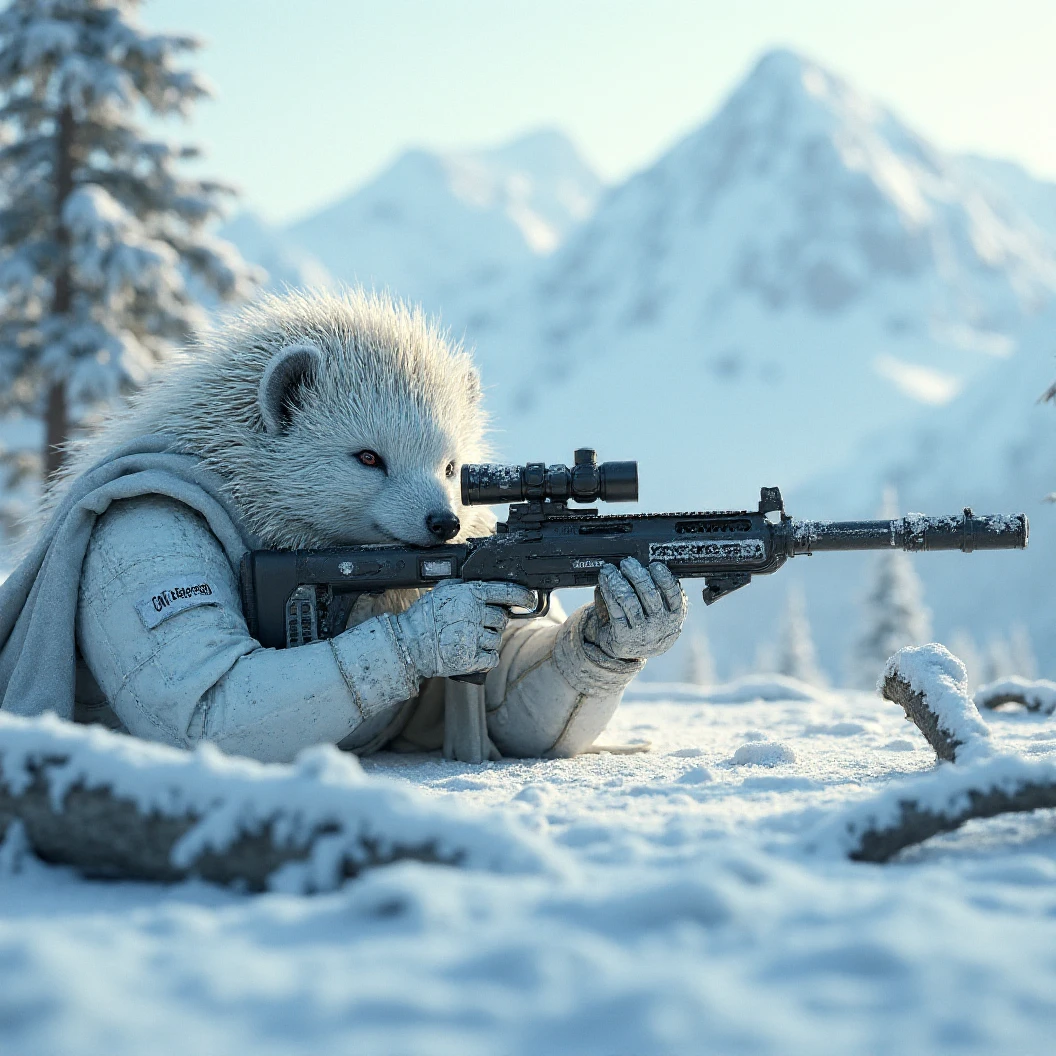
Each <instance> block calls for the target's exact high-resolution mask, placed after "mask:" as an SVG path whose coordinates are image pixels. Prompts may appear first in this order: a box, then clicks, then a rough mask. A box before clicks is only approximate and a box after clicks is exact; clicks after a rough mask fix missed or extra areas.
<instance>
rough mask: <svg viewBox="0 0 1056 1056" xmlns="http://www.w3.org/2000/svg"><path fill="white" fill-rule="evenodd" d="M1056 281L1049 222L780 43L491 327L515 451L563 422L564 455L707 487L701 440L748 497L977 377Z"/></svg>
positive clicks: (481, 337)
mask: <svg viewBox="0 0 1056 1056" xmlns="http://www.w3.org/2000/svg"><path fill="white" fill-rule="evenodd" d="M1037 212H1038V215H1039V216H1040V215H1041V207H1039V209H1038V210H1037ZM1054 292H1056V242H1054V240H1053V239H1052V238H1051V237H1050V236H1048V235H1047V234H1046V232H1045V231H1044V230H1043V225H1040V224H1038V223H1034V222H1030V223H1028V222H1026V221H1025V220H1024V219H1023V218H1022V216H1020V215H1019V214H1017V213H1016V212H1015V211H1014V210H1012V209H1010V208H1009V207H1008V201H1007V197H1004V198H1003V197H1001V196H999V195H997V194H995V193H994V191H993V188H992V187H990V186H988V185H984V183H982V182H981V181H979V180H976V179H974V178H972V177H971V175H970V173H969V172H968V171H967V170H966V169H965V168H964V167H963V166H961V165H959V164H958V163H957V160H956V159H953V158H950V157H948V156H947V155H945V154H944V153H943V152H942V151H941V150H939V149H937V148H936V147H934V146H933V145H931V144H929V143H928V142H927V141H926V140H925V139H923V138H922V137H921V136H920V135H918V134H917V133H915V132H914V131H913V130H912V129H911V128H909V127H908V126H907V125H905V124H904V123H903V122H902V121H901V120H900V119H899V118H898V117H896V116H895V115H894V114H893V113H891V111H889V110H887V109H886V108H885V107H883V106H882V105H880V104H878V103H875V102H873V101H871V100H870V99H868V98H867V97H865V96H863V95H862V94H861V93H859V92H858V91H856V90H855V89H854V88H852V87H851V86H850V85H849V84H847V83H846V82H845V81H844V80H842V79H841V78H840V77H838V76H836V75H835V74H833V73H830V72H829V71H827V70H825V69H824V68H823V67H821V66H820V65H818V64H817V63H815V62H812V61H810V60H808V59H805V58H803V57H802V56H799V55H796V54H795V53H793V52H789V51H778V52H773V53H770V54H768V55H766V56H764V57H763V58H762V59H761V60H760V61H759V62H757V63H756V64H755V65H754V67H753V68H752V70H751V71H750V72H749V73H748V74H747V76H746V77H745V79H744V80H743V81H742V82H741V83H740V84H739V85H738V86H737V87H736V88H735V89H734V90H733V91H732V92H731V94H730V96H729V97H728V99H727V100H726V101H725V102H724V103H723V104H722V106H721V107H720V108H719V110H718V111H717V112H716V113H715V115H714V116H713V117H712V118H711V119H710V120H709V121H707V122H706V123H705V124H703V125H701V126H700V127H699V128H697V129H696V130H694V131H692V132H691V133H690V134H689V135H688V136H686V137H685V138H684V139H683V140H682V141H680V142H679V143H677V144H675V145H674V146H673V147H672V148H671V149H670V150H669V151H668V152H667V153H665V154H664V155H663V156H662V157H660V158H659V159H658V160H657V161H656V162H655V163H654V164H653V165H651V166H650V167H649V168H648V169H646V170H644V171H642V172H640V173H638V174H637V175H635V176H634V177H632V178H631V179H629V180H628V181H627V182H625V183H624V184H622V185H621V186H619V187H617V188H614V189H613V190H612V191H610V192H609V193H608V194H606V195H605V196H604V197H603V198H602V200H601V202H600V203H599V205H598V208H597V210H596V211H595V213H594V214H593V215H592V216H591V218H590V219H589V220H587V221H586V222H585V223H584V224H582V225H581V226H580V227H578V228H577V229H575V230H574V231H573V232H572V233H571V234H570V235H569V237H568V239H567V240H566V241H565V243H564V244H563V245H562V246H561V247H560V248H559V249H558V250H557V251H556V252H555V253H554V254H553V255H551V256H550V257H547V258H544V259H542V260H541V261H539V263H538V266H537V270H536V274H535V276H534V281H533V283H532V284H531V285H530V286H527V287H526V288H524V289H520V290H514V291H513V294H512V295H511V297H510V298H508V299H507V300H506V301H503V302H501V303H500V304H498V305H495V304H490V305H488V310H487V312H485V311H484V310H482V311H480V312H479V313H478V315H477V316H476V317H475V318H474V319H473V320H471V321H470V324H471V325H470V326H469V337H470V339H471V340H472V341H474V342H475V343H476V345H477V347H478V349H479V353H480V357H481V360H482V364H483V368H484V377H485V382H486V383H487V384H489V385H490V386H491V388H490V392H491V393H492V394H493V401H494V404H495V416H496V419H497V420H499V421H502V423H503V426H504V443H505V445H506V446H505V447H504V449H503V452H502V454H503V456H504V457H508V458H510V459H511V460H520V459H523V458H529V457H531V458H537V457H539V455H540V453H539V452H538V451H537V450H535V449H534V447H533V448H532V449H531V450H529V446H530V445H529V443H528V442H527V441H524V442H522V441H521V440H520V438H521V437H527V438H531V437H539V436H547V437H548V438H549V442H550V444H551V445H552V450H554V451H555V455H554V456H553V457H556V455H557V454H559V453H560V452H561V451H563V450H565V449H571V448H572V447H574V446H577V445H578V444H580V443H583V442H585V440H584V438H589V439H590V441H591V443H592V444H594V445H597V447H598V449H599V450H603V451H605V452H611V454H610V455H609V457H637V458H638V459H639V461H640V463H641V469H642V479H643V482H648V484H645V483H643V500H644V501H647V502H649V503H650V504H651V503H653V502H658V503H659V502H663V503H665V504H669V503H672V502H682V503H684V502H686V501H700V500H696V499H694V500H690V499H687V497H686V495H685V486H686V481H687V478H686V475H685V474H686V468H685V465H684V464H683V465H681V466H679V465H678V460H673V459H672V457H671V453H672V451H679V452H682V453H683V454H684V455H686V456H687V457H688V458H689V461H690V463H691V464H692V465H693V467H694V470H693V472H694V473H695V475H696V476H697V477H698V478H699V481H700V483H701V486H702V488H706V489H707V494H708V496H709V498H708V501H709V502H723V503H725V502H745V501H747V500H748V499H749V498H750V492H751V490H752V488H754V487H755V486H758V485H759V484H761V483H766V482H770V481H774V482H780V483H782V484H784V485H785V486H786V487H791V486H792V485H793V484H795V483H796V482H798V481H802V480H804V479H806V478H807V477H808V476H810V475H813V474H814V473H815V472H817V471H819V470H822V469H824V468H826V467H828V466H833V465H834V464H835V462H836V460H838V458H839V452H840V451H841V450H846V449H847V445H849V444H853V443H854V442H855V441H856V440H857V439H859V438H861V437H862V436H864V435H865V434H867V433H870V432H872V431H874V430H876V429H879V428H883V427H886V426H887V425H889V424H890V423H894V422H897V421H899V420H900V419H902V418H904V417H905V416H906V415H908V414H910V413H913V412H914V411H915V410H916V409H917V408H918V407H919V406H920V405H921V404H925V405H929V404H930V405H932V406H934V405H938V404H942V403H946V402H949V401H950V400H952V399H954V398H955V397H956V395H957V394H958V392H959V391H960V390H961V389H962V388H963V386H964V385H965V384H966V383H967V382H968V381H969V380H970V379H971V378H972V377H974V376H975V375H976V374H977V373H979V372H980V371H982V370H984V369H985V368H986V367H987V366H988V365H989V364H990V363H991V362H992V361H993V359H994V358H995V357H1000V356H1006V355H1008V354H1010V353H1011V352H1013V351H1014V350H1015V347H1016V344H1017V342H1018V340H1019V335H1020V333H1021V332H1022V330H1023V328H1024V326H1025V325H1026V324H1027V323H1028V322H1029V320H1030V318H1031V317H1032V316H1033V315H1034V314H1036V313H1037V311H1038V310H1039V309H1040V308H1041V307H1042V306H1043V305H1044V304H1045V303H1046V302H1047V301H1049V300H1051V299H1052V297H1053V294H1054ZM632 405H633V407H634V413H633V415H632V416H631V417H632V419H633V421H635V422H636V423H638V427H637V428H636V429H630V428H629V427H628V424H627V422H628V419H627V417H626V414H629V413H630V411H629V408H630V407H631V406H632ZM617 407H618V408H621V412H620V413H617V412H616V411H615V410H614V408H617ZM624 411H626V414H625V413H624ZM647 423H653V424H652V426H649V425H648V424H647ZM660 423H663V425H662V427H660ZM748 423H752V424H751V427H749V424H748ZM698 424H699V426H700V427H699V428H697V425H698ZM764 426H765V427H764ZM780 436H787V437H795V443H794V444H791V443H790V444H784V443H780V442H776V441H775V437H780ZM734 438H735V439H734ZM546 457H551V456H549V455H547V456H546ZM746 482H748V483H747V484H746ZM646 487H648V489H649V493H648V495H647V493H646ZM745 491H748V495H746V494H745Z"/></svg>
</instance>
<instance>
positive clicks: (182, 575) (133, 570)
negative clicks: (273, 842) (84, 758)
mask: <svg viewBox="0 0 1056 1056" xmlns="http://www.w3.org/2000/svg"><path fill="white" fill-rule="evenodd" d="M77 643H78V648H79V650H80V653H81V656H82V657H83V659H84V661H85V663H86V664H87V665H88V667H89V669H90V670H91V672H92V674H93V675H94V677H95V679H96V681H97V682H98V683H99V686H100V687H101V689H102V690H103V692H104V693H105V695H106V698H107V700H108V701H109V702H110V706H111V707H112V708H113V710H114V711H115V712H116V714H117V716H118V717H119V718H120V720H121V722H122V723H123V724H124V726H125V728H126V729H127V730H128V731H129V732H130V733H132V734H133V735H135V736H137V737H143V738H146V739H148V740H153V741H162V742H164V743H166V744H171V745H175V746H178V747H190V746H192V745H194V744H196V743H197V742H199V741H211V742H213V743H215V744H217V745H218V746H219V747H220V748H222V749H223V750H224V751H227V752H231V753H234V754H238V755H248V756H251V757H253V758H256V759H261V760H265V761H285V760H289V759H292V758H293V757H294V756H295V755H296V754H297V752H298V751H300V750H301V749H302V748H305V747H307V746H308V745H312V744H319V743H324V742H329V743H337V742H345V745H347V746H348V747H351V748H353V749H354V748H356V747H361V746H364V745H366V744H368V743H370V742H372V741H376V740H377V738H378V737H379V735H382V734H383V733H384V731H385V730H386V728H387V727H389V726H390V725H392V724H393V723H394V721H397V720H398V719H399V716H400V715H401V714H404V713H405V712H406V710H407V709H406V708H405V707H401V706H402V705H404V704H406V702H407V701H408V700H409V698H413V697H415V696H416V695H417V693H418V679H417V675H416V673H415V672H414V671H413V668H412V667H411V665H410V661H409V660H408V658H407V657H406V655H405V653H404V651H403V650H401V649H400V648H399V647H398V644H397V642H396V640H395V637H394V635H393V631H392V626H391V624H390V622H389V620H388V619H387V618H385V617H375V618H373V619H369V620H367V621H365V622H364V623H362V624H360V625H359V626H357V627H355V628H354V629H352V630H349V631H345V632H344V633H343V634H341V635H338V636H337V637H336V638H334V639H332V640H331V641H324V642H315V643H312V644H311V645H305V646H302V647H300V648H298V649H291V650H278V649H264V648H262V647H261V646H260V645H259V643H257V642H256V641H255V640H254V639H253V638H252V637H251V636H250V634H249V629H248V628H247V626H246V622H245V619H244V618H243V615H242V608H241V603H240V600H239V594H238V585H237V581H236V577H235V575H234V573H233V572H232V569H231V566H230V564H229V563H228V561H227V558H226V557H225V556H224V552H223V550H222V548H221V546H220V544H219V542H218V541H217V540H216V539H215V537H214V536H213V534H212V532H211V531H210V530H209V528H208V525H207V524H206V523H205V521H204V519H203V518H202V517H201V516H200V515H198V514H197V513H195V512H194V511H193V510H191V509H190V508H189V507H187V506H184V505H182V504H180V503H178V502H174V501H172V500H170V499H165V498H161V497H159V496H148V497H145V498H140V499H132V500H128V501H123V502H119V503H115V504H114V505H113V506H111V507H110V509H109V510H107V512H106V513H105V514H104V515H103V516H102V517H101V518H100V519H99V521H98V523H97V524H96V527H95V530H94V531H93V533H92V539H91V542H90V544H89V548H88V552H87V554H86V556H85V561H84V565H83V567H82V570H81V581H80V597H79V601H78V610H77Z"/></svg>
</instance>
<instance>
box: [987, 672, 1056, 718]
mask: <svg viewBox="0 0 1056 1056" xmlns="http://www.w3.org/2000/svg"><path fill="white" fill-rule="evenodd" d="M975 704H976V707H978V708H986V709H987V710H988V711H993V710H995V709H996V708H999V707H1001V705H1002V704H1022V705H1023V707H1024V708H1026V709H1027V711H1036V712H1039V713H1040V714H1042V715H1051V714H1053V712H1056V682H1048V681H1046V680H1045V679H1039V680H1038V681H1036V682H1032V681H1030V680H1029V679H1026V678H1019V677H1018V676H1013V677H1011V678H1002V679H999V680H998V681H996V682H989V683H987V684H986V685H985V686H980V687H979V688H978V689H977V690H976V691H975Z"/></svg>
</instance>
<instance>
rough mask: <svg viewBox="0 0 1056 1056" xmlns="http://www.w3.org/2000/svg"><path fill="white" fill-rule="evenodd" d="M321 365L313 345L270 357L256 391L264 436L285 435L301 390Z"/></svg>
mask: <svg viewBox="0 0 1056 1056" xmlns="http://www.w3.org/2000/svg"><path fill="white" fill-rule="evenodd" d="M322 365H323V354H322V353H321V352H320V351H319V349H318V348H316V347H315V345H308V344H297V345H287V346H286V347H285V348H280V349H279V351H278V352H276V353H275V355H274V356H272V357H271V362H270V363H268V365H267V367H266V368H265V369H264V374H263V375H262V376H261V379H260V388H259V390H258V391H257V403H258V404H259V406H260V415H261V417H262V418H263V419H264V428H265V430H266V431H267V432H269V433H271V434H272V435H275V436H277V435H278V434H280V433H283V432H285V431H286V429H287V428H288V427H289V424H290V419H291V417H292V416H293V411H294V409H295V408H296V407H297V406H298V400H299V395H300V392H301V390H302V389H303V388H304V387H305V386H306V385H308V384H310V383H311V382H312V381H313V380H314V379H315V378H316V377H317V376H318V375H319V374H320V373H321V371H322Z"/></svg>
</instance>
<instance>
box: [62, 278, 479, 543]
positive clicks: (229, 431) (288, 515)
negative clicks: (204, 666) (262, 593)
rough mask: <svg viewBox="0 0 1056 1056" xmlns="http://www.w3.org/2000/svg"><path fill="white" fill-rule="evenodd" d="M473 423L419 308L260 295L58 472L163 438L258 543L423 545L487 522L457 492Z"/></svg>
mask: <svg viewBox="0 0 1056 1056" xmlns="http://www.w3.org/2000/svg"><path fill="white" fill-rule="evenodd" d="M294 409H296V411H297V413H296V415H294V414H293V413H292V412H293V410H294ZM485 428H486V416H485V414H484V412H483V410H482V408H481V390H480V378H479V375H478V374H477V371H476V368H475V367H474V365H473V362H472V360H471V358H470V356H469V355H468V353H466V352H465V351H463V350H462V349H461V348H460V347H458V346H457V345H456V346H452V345H451V344H450V343H449V341H448V340H446V339H445V336H444V335H443V334H442V333H441V332H440V331H439V330H438V329H437V328H436V327H435V326H433V325H432V324H431V323H430V322H429V320H428V319H427V318H426V317H425V316H424V315H423V314H422V313H421V312H420V311H416V310H411V309H409V308H407V307H405V306H403V305H401V304H399V303H394V302H392V301H390V300H388V299H386V298H382V297H378V296H376V295H372V294H367V293H364V292H362V291H358V290H355V291H352V290H350V291H347V292H345V293H344V294H343V295H341V296H334V295H329V294H311V295H309V294H304V293H294V294H288V295H286V296H282V297H279V296H269V297H266V298H264V299H263V300H261V301H260V302H259V303H257V304H255V305H253V306H251V307H249V308H246V309H244V310H242V311H241V312H240V313H239V314H237V315H234V316H233V317H231V318H230V319H229V320H228V321H227V322H226V323H225V324H224V325H221V326H220V327H218V328H217V329H216V330H214V331H213V332H211V333H208V334H205V335H203V336H202V337H201V339H200V341H199V344H198V346H197V347H196V348H194V349H192V350H191V351H190V352H187V353H184V354H182V355H179V356H177V357H176V358H174V359H173V360H172V361H171V362H170V363H169V364H168V365H167V367H166V368H165V369H164V370H163V371H162V372H161V373H160V374H159V375H158V377H157V378H156V380H155V381H154V383H153V384H152V385H150V386H149V387H148V388H147V389H146V390H145V391H144V392H143V393H142V394H140V395H139V396H138V397H137V398H136V399H135V400H134V401H133V402H132V404H131V406H130V407H129V409H128V410H127V411H125V412H124V413H123V414H120V415H119V416H117V417H116V418H114V419H113V420H112V421H111V422H110V423H109V424H107V425H104V426H103V427H102V428H101V429H100V430H99V431H98V432H96V433H95V434H94V435H93V436H91V437H90V438H89V439H88V440H87V441H84V442H82V443H80V444H77V445H75V446H74V448H73V451H72V458H71V460H70V466H69V469H68V470H67V472H66V475H65V480H66V481H68V480H70V479H73V478H75V477H77V476H79V475H80V474H81V473H82V472H83V471H84V470H85V469H87V468H88V466H89V465H91V464H93V463H95V462H97V461H98V460H99V459H100V458H102V457H104V456H105V455H106V454H107V453H109V452H111V451H113V450H116V449H117V448H119V447H121V446H122V445H124V444H126V443H127V442H129V441H131V440H134V439H135V438H136V437H140V436H147V435H152V434H164V435H168V436H171V437H174V438H175V439H176V441H177V442H178V446H179V449H180V450H181V451H185V452H187V453H191V454H195V455H199V456H200V457H201V458H202V459H203V460H204V462H205V463H206V465H208V466H209V468H210V469H212V470H214V471H215V472H216V473H218V474H219V475H220V476H221V477H222V478H223V480H224V481H225V482H226V484H227V486H228V488H229V489H230V495H231V497H232V499H233V500H234V502H235V503H236V505H237V506H238V508H239V509H240V511H241V512H242V514H243V516H244V517H245V520H246V523H247V524H248V526H249V527H250V528H251V530H252V531H253V532H254V533H255V534H256V535H257V536H258V537H259V539H260V540H261V541H262V543H263V545H264V546H267V547H275V548H310V547H325V546H337V545H340V544H354V543H391V542H404V543H412V544H419V545H423V544H429V543H436V542H437V541H448V540H451V539H452V538H458V539H463V538H467V537H469V536H472V535H482V534H486V533H488V532H489V531H490V530H491V529H492V527H493V521H492V519H491V517H490V515H489V513H488V511H487V510H486V509H483V508H480V507H462V505H461V502H460V494H459V488H458V477H459V473H458V471H459V467H460V466H461V464H462V463H463V462H478V461H481V460H482V459H483V457H484V455H485V453H486V449H485V441H484V434H485ZM371 455H374V456H378V459H379V461H378V463H377V464H375V465H365V464H364V461H367V462H369V461H371ZM357 456H358V457H357ZM63 490H64V486H60V488H59V489H57V494H59V495H61V492H62V491H63Z"/></svg>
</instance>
